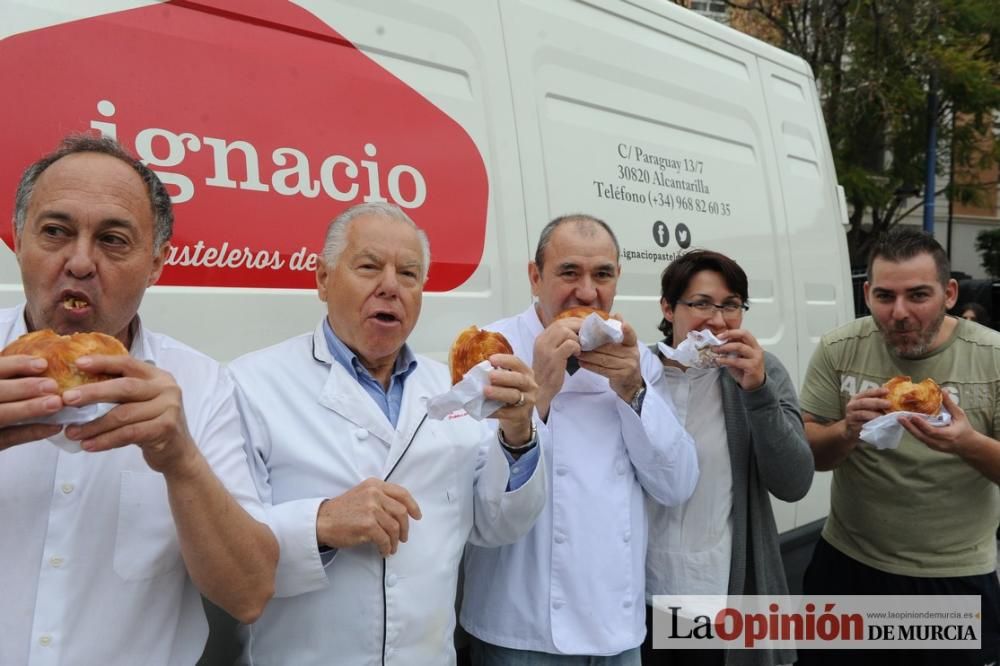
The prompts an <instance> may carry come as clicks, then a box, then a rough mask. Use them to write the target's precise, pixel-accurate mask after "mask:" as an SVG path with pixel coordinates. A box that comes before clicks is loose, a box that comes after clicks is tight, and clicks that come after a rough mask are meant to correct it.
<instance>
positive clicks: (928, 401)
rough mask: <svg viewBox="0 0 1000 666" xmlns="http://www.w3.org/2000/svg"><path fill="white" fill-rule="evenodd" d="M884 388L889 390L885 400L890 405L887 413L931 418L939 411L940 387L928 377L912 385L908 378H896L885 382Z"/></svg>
mask: <svg viewBox="0 0 1000 666" xmlns="http://www.w3.org/2000/svg"><path fill="white" fill-rule="evenodd" d="M885 388H887V389H889V395H887V396H886V397H885V398H886V400H888V401H889V402H890V403H892V407H891V408H890V410H889V411H893V412H918V413H920V414H928V415H931V416H933V415H935V414H937V413H938V412H939V411H940V410H941V387H939V386H938V385H937V383H936V382H935V381H934V380H933V379H931V378H929V377H928V378H927V379H925V380H924V381H922V382H920V383H919V384H914V383H913V382H912V381H910V378H909V377H906V376H897V377H893V378H892V379H890V380H889V381H887V382H886V383H885Z"/></svg>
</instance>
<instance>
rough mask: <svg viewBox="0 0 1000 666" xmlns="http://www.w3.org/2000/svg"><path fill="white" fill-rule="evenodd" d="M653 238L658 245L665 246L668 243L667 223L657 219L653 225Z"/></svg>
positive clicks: (668, 231)
mask: <svg viewBox="0 0 1000 666" xmlns="http://www.w3.org/2000/svg"><path fill="white" fill-rule="evenodd" d="M653 240H654V241H656V244H657V245H659V246H660V247H666V246H667V245H669V244H670V230H669V229H667V225H666V224H664V223H663V222H661V221H660V220H657V221H656V223H655V224H654V225H653Z"/></svg>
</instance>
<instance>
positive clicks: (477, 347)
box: [448, 326, 514, 384]
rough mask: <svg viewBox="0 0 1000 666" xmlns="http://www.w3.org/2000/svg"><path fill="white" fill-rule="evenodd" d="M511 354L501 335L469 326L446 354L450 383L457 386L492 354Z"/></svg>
mask: <svg viewBox="0 0 1000 666" xmlns="http://www.w3.org/2000/svg"><path fill="white" fill-rule="evenodd" d="M513 353H514V350H513V349H512V348H511V346H510V343H509V342H507V338H505V337H504V336H503V335H502V334H500V333H497V332H495V331H483V330H480V329H478V328H476V327H475V326H470V327H469V328H466V329H464V330H463V331H462V332H461V333H459V334H458V337H457V338H455V342H453V343H452V345H451V352H450V353H449V354H448V367H449V368H450V369H451V383H452V384H457V383H458V382H460V381H462V377H464V376H465V373H467V372H468V371H469V370H470V369H471V368H472V367H473V366H475V365H478V364H479V363H482V362H483V361H485V360H486V359H488V358H489V357H490V356H492V355H493V354H513Z"/></svg>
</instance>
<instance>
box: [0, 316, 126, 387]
mask: <svg viewBox="0 0 1000 666" xmlns="http://www.w3.org/2000/svg"><path fill="white" fill-rule="evenodd" d="M17 354H26V355H28V356H38V357H39V358H44V359H46V360H47V361H48V362H49V365H48V367H47V368H46V369H45V372H44V373H42V375H41V376H42V377H51V378H52V379H54V380H55V381H56V383H57V384H58V385H59V390H58V393H59V395H62V393H63V391H67V390H69V389H71V388H74V387H76V386H80V385H81V384H91V383H93V382H99V381H103V380H105V379H112V378H113V377H114V375H105V374H94V373H90V372H84V371H83V370H81V369H80V368H78V367H76V359H78V358H80V357H81V356H88V355H91V354H103V355H108V356H118V355H125V356H128V350H126V349H125V345H123V344H122V343H121V342H119V341H118V338H113V337H111V336H110V335H105V334H104V333H73V334H72V335H59V334H58V333H56V332H54V331H52V330H51V329H44V330H41V331H34V332H32V333H25V334H24V335H22V336H21V337H19V338H18V339H17V340H14V341H13V342H11V343H10V344H9V345H7V346H6V347H5V348H4V350H3V351H2V352H0V356H14V355H17Z"/></svg>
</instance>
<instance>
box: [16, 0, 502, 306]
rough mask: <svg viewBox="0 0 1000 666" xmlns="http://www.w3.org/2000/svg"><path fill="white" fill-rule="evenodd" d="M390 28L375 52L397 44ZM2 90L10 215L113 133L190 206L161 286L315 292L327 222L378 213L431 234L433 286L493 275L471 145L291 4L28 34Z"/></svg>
mask: <svg viewBox="0 0 1000 666" xmlns="http://www.w3.org/2000/svg"><path fill="white" fill-rule="evenodd" d="M237 8H238V11H239V13H238V14H237V13H236V9H237ZM384 32H385V31H383V30H380V29H373V33H372V35H371V36H370V39H371V40H372V43H371V44H370V46H371V47H372V48H373V49H378V48H380V47H385V48H386V49H387V50H391V48H392V45H393V41H392V40H393V36H392V35H391V34H383V33H384ZM0 90H6V91H8V92H9V93H10V98H9V99H8V101H7V103H6V104H4V105H2V106H0V136H2V139H0V145H3V146H4V159H3V160H0V210H3V211H12V210H13V205H14V202H13V196H14V188H15V185H16V183H17V180H18V178H19V177H20V174H21V171H22V170H23V169H24V168H25V167H26V166H27V165H28V164H30V163H31V162H33V161H34V160H36V159H37V158H38V157H40V156H41V155H43V154H44V153H46V152H48V151H50V150H52V149H53V148H54V147H55V146H56V145H57V143H58V142H59V140H60V139H61V138H62V137H63V136H64V135H65V134H68V133H70V132H83V131H95V130H96V131H99V132H102V133H104V134H108V135H112V136H116V137H117V138H118V140H119V141H121V142H122V144H123V145H125V146H126V147H127V148H129V149H130V150H133V151H134V152H135V153H136V154H137V155H138V156H139V157H140V158H142V159H143V160H144V161H146V162H147V163H148V164H149V166H150V167H152V168H153V169H154V170H155V171H156V172H157V173H158V174H160V177H161V178H162V179H163V181H164V183H166V184H167V186H168V189H169V190H170V192H171V195H172V196H173V198H174V202H175V204H176V205H175V215H176V218H177V220H176V225H175V230H174V238H173V245H174V249H173V250H172V254H171V256H170V259H169V261H168V266H167V268H166V270H164V272H163V277H162V278H161V279H160V284H165V285H197V286H213V287H278V288H306V289H311V288H313V287H314V286H315V278H314V277H313V270H314V269H315V266H316V263H315V262H316V257H315V254H314V253H315V252H318V251H319V250H320V248H321V247H322V239H323V234H324V232H325V230H326V226H327V224H328V223H329V221H330V220H331V219H333V218H334V217H335V216H336V215H337V214H338V213H340V212H341V211H343V210H344V209H345V208H347V207H348V206H350V205H353V204H356V203H361V202H367V201H389V202H392V203H396V204H398V205H399V206H401V207H402V208H403V209H404V210H405V211H407V213H408V214H409V215H410V216H411V217H412V218H413V219H414V221H416V223H417V224H418V225H419V226H421V227H422V228H423V229H424V230H425V231H426V232H427V234H428V236H429V237H430V241H431V249H432V252H433V256H434V261H433V263H432V265H431V270H430V279H429V281H428V283H427V288H428V289H429V290H433V291H448V290H450V289H454V288H455V287H457V286H459V285H460V284H462V283H463V282H464V281H465V280H466V279H468V277H469V276H470V275H472V273H473V271H475V269H476V267H477V266H478V265H479V262H480V259H481V256H482V252H483V245H484V242H485V235H486V204H487V195H488V184H487V178H486V170H485V167H484V165H483V160H482V158H481V156H480V154H479V152H478V150H477V149H476V146H475V145H474V144H473V142H472V140H471V138H470V137H469V136H468V134H467V133H466V132H465V130H464V129H463V128H462V127H461V126H460V125H459V124H458V123H457V122H455V121H454V120H452V119H451V118H450V117H448V116H447V115H446V114H445V113H444V112H442V111H441V110H440V109H438V108H437V107H435V106H434V105H433V104H432V103H431V102H429V101H428V100H427V99H425V98H424V97H422V96H421V95H420V94H419V93H417V92H416V91H414V90H413V89H412V88H410V87H409V86H408V85H407V84H406V83H404V82H403V81H401V80H400V79H398V78H396V77H395V76H394V75H393V74H391V73H389V72H388V71H387V70H386V69H384V68H383V67H382V66H380V65H379V64H377V63H376V62H375V61H374V60H372V59H371V58H369V57H368V56H366V55H364V54H363V53H361V51H359V50H358V49H357V48H356V47H355V46H354V45H353V44H352V43H350V42H349V41H347V40H346V39H345V38H344V37H342V36H341V35H339V34H338V33H337V32H335V31H334V30H332V29H331V28H330V27H329V26H328V25H327V24H325V23H324V22H322V21H321V20H319V19H318V18H317V17H316V16H314V15H312V14H310V13H309V12H307V11H305V10H303V9H301V8H299V7H297V6H295V5H293V4H291V3H288V2H275V1H274V0H241V1H240V2H239V3H235V2H233V3H225V2H197V3H195V2H187V1H181V0H177V1H175V2H164V3H162V4H156V5H153V6H147V7H142V8H138V9H133V10H129V11H123V12H118V13H114V14H107V15H103V16H99V17H95V18H88V19H83V20H78V21H74V22H71V23H65V24H62V25H56V26H52V27H49V28H44V29H41V30H35V31H32V32H27V33H22V34H18V35H14V36H12V37H9V38H7V39H4V40H3V41H0ZM0 238H2V239H3V241H4V242H5V243H6V244H7V245H8V247H11V248H12V247H13V239H12V232H11V230H10V229H3V232H2V233H0Z"/></svg>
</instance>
